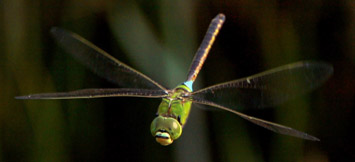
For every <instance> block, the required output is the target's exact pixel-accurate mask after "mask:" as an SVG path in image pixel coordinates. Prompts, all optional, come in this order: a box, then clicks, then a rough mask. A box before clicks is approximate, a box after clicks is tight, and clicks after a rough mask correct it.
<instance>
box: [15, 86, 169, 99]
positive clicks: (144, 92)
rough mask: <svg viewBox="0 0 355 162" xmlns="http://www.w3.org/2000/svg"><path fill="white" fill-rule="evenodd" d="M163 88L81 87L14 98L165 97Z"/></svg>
mask: <svg viewBox="0 0 355 162" xmlns="http://www.w3.org/2000/svg"><path fill="white" fill-rule="evenodd" d="M165 96H166V92H165V91H163V90H150V89H129V88H112V89H82V90H77V91H71V92H56V93H40V94H32V95H27V96H17V97H15V98H16V99H78V98H102V97H145V98H160V97H165Z"/></svg>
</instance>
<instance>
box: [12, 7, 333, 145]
mask: <svg viewBox="0 0 355 162" xmlns="http://www.w3.org/2000/svg"><path fill="white" fill-rule="evenodd" d="M224 22H225V15H224V14H222V13H220V14H218V15H217V16H216V17H215V18H214V19H212V21H211V23H210V25H209V27H208V30H207V32H206V34H205V36H204V38H203V40H202V43H201V45H200V47H199V48H198V50H197V52H196V54H195V56H194V58H193V61H192V63H191V65H190V69H189V71H188V75H187V79H186V81H184V82H182V83H181V84H179V85H178V86H177V87H175V88H174V89H167V88H165V87H164V86H162V85H161V84H159V83H157V82H156V81H154V80H152V79H151V78H149V77H148V76H146V75H144V74H142V73H141V72H139V71H137V70H135V69H133V68H132V67H130V66H128V65H126V64H124V63H123V62H121V61H119V60H117V59H116V58H114V57H112V56H111V55H109V54H108V53H106V52H105V51H103V50H102V49H100V48H99V47H97V46H95V45H94V44H92V43H90V42H89V41H87V40H86V39H84V38H83V37H81V36H79V35H77V34H75V33H72V32H69V31H67V30H64V29H61V28H58V27H53V28H52V29H51V34H52V35H53V37H54V39H55V40H56V41H57V42H58V44H59V45H60V46H61V47H62V48H63V49H64V50H65V51H66V52H67V53H69V54H71V55H72V56H73V57H74V58H75V59H76V60H78V61H79V62H81V63H82V64H84V65H85V66H86V67H87V68H89V69H90V70H92V71H93V72H94V73H96V74H97V75H99V76H101V77H103V78H105V79H107V80H108V81H110V82H113V83H116V84H118V85H120V86H124V87H125V88H102V89H81V90H75V91H70V92H55V93H40V94H31V95H25V96H17V97H15V98H16V99H26V100H27V99H82V98H101V97H144V98H161V99H162V101H161V103H160V105H159V106H158V110H157V116H156V117H155V119H154V120H153V121H152V123H151V126H150V131H151V134H152V135H153V137H154V138H155V140H156V141H157V142H158V143H160V144H161V145H163V146H167V145H170V144H172V143H173V141H175V140H177V139H178V138H179V137H180V136H181V134H182V130H183V127H184V125H185V124H186V122H187V118H188V116H189V114H190V110H191V107H192V104H197V105H203V106H207V107H212V108H216V109H221V110H225V111H228V112H231V113H234V114H236V115H238V116H240V117H241V118H243V119H246V120H247V121H250V122H252V123H254V124H257V125H259V126H261V127H264V128H266V129H269V130H271V131H274V132H276V133H280V134H284V135H289V136H294V137H298V138H302V139H305V140H311V141H319V139H318V138H317V137H315V136H312V135H309V134H307V133H304V132H302V131H299V130H296V129H293V128H290V127H287V126H284V125H280V124H277V123H273V122H270V121H266V120H263V119H259V118H256V117H252V116H249V115H246V114H244V113H241V112H239V111H238V109H240V108H243V107H257V108H263V107H270V106H275V105H278V104H281V103H284V102H285V101H287V100H289V99H291V98H294V97H296V96H298V95H301V94H304V93H307V92H309V91H311V90H313V89H315V88H317V87H319V86H320V85H321V84H323V83H324V82H325V81H326V80H327V79H328V78H329V77H330V76H331V74H332V73H333V67H332V66H331V65H330V64H328V63H325V62H320V61H301V62H296V63H291V64H287V65H284V66H280V67H277V68H274V69H271V70H268V71H265V72H261V73H259V74H255V75H252V76H249V77H245V78H241V79H237V80H232V81H228V82H224V83H220V84H216V85H212V86H209V87H207V88H203V89H200V90H197V91H194V90H193V83H194V81H195V79H196V77H197V75H198V74H199V72H200V70H201V68H202V65H203V64H204V62H205V60H206V58H207V55H208V53H209V51H210V49H211V47H212V44H213V42H214V41H215V39H216V36H217V34H218V33H219V31H220V29H221V27H222V25H223V23H224Z"/></svg>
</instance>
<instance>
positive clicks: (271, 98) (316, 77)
mask: <svg viewBox="0 0 355 162" xmlns="http://www.w3.org/2000/svg"><path fill="white" fill-rule="evenodd" d="M332 73H333V67H332V66H331V65H329V64H326V63H323V62H297V63H293V64H288V65H285V66H281V67H278V68H275V69H272V70H268V71H265V72H262V73H259V74H256V75H252V76H249V77H246V78H242V79H238V80H233V81H229V82H225V83H221V84H217V85H213V86H210V87H207V88H204V89H201V90H198V91H196V92H193V93H192V98H193V99H196V100H206V101H209V102H213V103H216V104H218V105H221V106H224V107H229V108H232V109H239V110H240V109H241V108H250V107H256V108H261V107H268V106H273V105H277V104H280V103H283V102H284V101H286V100H288V99H290V98H293V97H295V96H298V95H300V94H304V93H306V92H309V91H311V90H313V89H315V88H317V87H318V86H320V85H321V84H322V83H323V82H325V81H326V80H327V79H328V78H329V77H330V75H331V74H332Z"/></svg>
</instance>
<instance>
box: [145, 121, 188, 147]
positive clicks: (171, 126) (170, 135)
mask: <svg viewBox="0 0 355 162" xmlns="http://www.w3.org/2000/svg"><path fill="white" fill-rule="evenodd" d="M150 131H151V133H152V135H153V136H154V137H155V139H156V141H157V142H158V143H160V144H161V145H164V146H166V145H169V144H171V143H173V141H174V140H176V139H178V138H179V137H180V135H181V133H182V128H181V125H180V123H179V122H178V121H177V120H176V119H174V118H171V117H163V116H158V117H156V118H155V119H154V120H153V122H152V124H151V126H150Z"/></svg>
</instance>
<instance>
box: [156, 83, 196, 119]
mask: <svg viewBox="0 0 355 162" xmlns="http://www.w3.org/2000/svg"><path fill="white" fill-rule="evenodd" d="M190 92H192V91H191V90H190V89H189V88H188V87H187V86H186V85H184V84H182V85H179V86H177V87H176V88H175V89H174V90H173V91H172V92H170V93H169V95H168V96H167V97H165V98H163V100H162V102H161V103H160V105H159V108H158V115H160V116H164V117H172V118H175V119H176V120H178V121H179V123H180V124H181V126H184V125H185V123H186V120H187V117H188V116H189V113H190V109H191V103H192V101H191V100H190V99H189V98H186V97H185V96H186V93H190Z"/></svg>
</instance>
